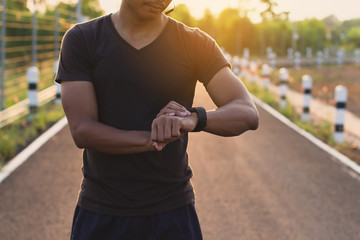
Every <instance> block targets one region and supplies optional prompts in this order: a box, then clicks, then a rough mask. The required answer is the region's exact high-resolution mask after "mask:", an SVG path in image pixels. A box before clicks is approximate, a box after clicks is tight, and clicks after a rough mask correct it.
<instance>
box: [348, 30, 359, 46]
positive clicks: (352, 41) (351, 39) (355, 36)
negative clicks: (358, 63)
mask: <svg viewBox="0 0 360 240" xmlns="http://www.w3.org/2000/svg"><path fill="white" fill-rule="evenodd" d="M346 42H347V43H348V44H349V45H350V47H352V48H360V27H352V28H351V29H350V30H349V31H348V32H347V33H346Z"/></svg>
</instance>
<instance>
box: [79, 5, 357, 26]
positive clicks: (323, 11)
mask: <svg viewBox="0 0 360 240" xmlns="http://www.w3.org/2000/svg"><path fill="white" fill-rule="evenodd" d="M74 1H75V0H74ZM99 1H100V4H101V7H102V8H103V9H104V10H105V12H106V13H111V12H116V11H117V10H118V9H119V6H120V3H121V0H99ZM173 1H174V2H175V4H181V3H183V4H186V5H187V6H188V7H189V9H190V12H191V14H192V15H193V16H194V17H196V18H201V17H202V16H203V13H204V11H205V9H207V8H208V9H210V11H211V12H212V13H213V14H215V15H217V14H219V13H220V12H221V11H222V10H223V9H224V8H227V7H232V8H239V9H241V10H243V11H244V10H248V16H249V17H250V18H251V19H252V20H254V21H259V20H260V18H259V13H260V12H261V11H262V10H264V8H265V5H264V4H261V3H260V0H173ZM275 2H277V3H278V7H277V8H276V9H275V10H276V11H277V12H283V11H288V12H290V18H291V19H292V20H302V19H305V18H312V17H315V18H318V19H322V18H324V17H327V16H329V15H331V14H334V15H335V16H337V17H338V18H339V19H340V20H346V19H353V18H360V13H359V9H360V1H359V0H342V1H339V0H315V1H314V0H276V1H275Z"/></svg>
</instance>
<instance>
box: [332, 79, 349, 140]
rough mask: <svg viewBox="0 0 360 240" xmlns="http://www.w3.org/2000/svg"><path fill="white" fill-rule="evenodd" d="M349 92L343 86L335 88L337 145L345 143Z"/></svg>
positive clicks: (335, 134)
mask: <svg viewBox="0 0 360 240" xmlns="http://www.w3.org/2000/svg"><path fill="white" fill-rule="evenodd" d="M347 95H348V91H347V88H346V87H345V86H343V85H338V86H337V87H336V88H335V101H336V114H335V131H334V140H335V142H337V143H343V142H344V122H345V113H346V102H347Z"/></svg>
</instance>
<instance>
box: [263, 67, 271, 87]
mask: <svg viewBox="0 0 360 240" xmlns="http://www.w3.org/2000/svg"><path fill="white" fill-rule="evenodd" d="M261 72H262V79H263V86H264V88H265V89H268V88H269V84H270V67H269V65H267V64H263V65H262V67H261Z"/></svg>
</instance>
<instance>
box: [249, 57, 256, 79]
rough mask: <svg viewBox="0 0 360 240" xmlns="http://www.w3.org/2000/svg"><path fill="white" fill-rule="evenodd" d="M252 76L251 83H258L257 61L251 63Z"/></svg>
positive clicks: (250, 77)
mask: <svg viewBox="0 0 360 240" xmlns="http://www.w3.org/2000/svg"><path fill="white" fill-rule="evenodd" d="M249 68H250V76H249V80H250V82H251V83H255V82H256V72H257V63H256V62H255V61H251V62H250V67H249Z"/></svg>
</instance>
